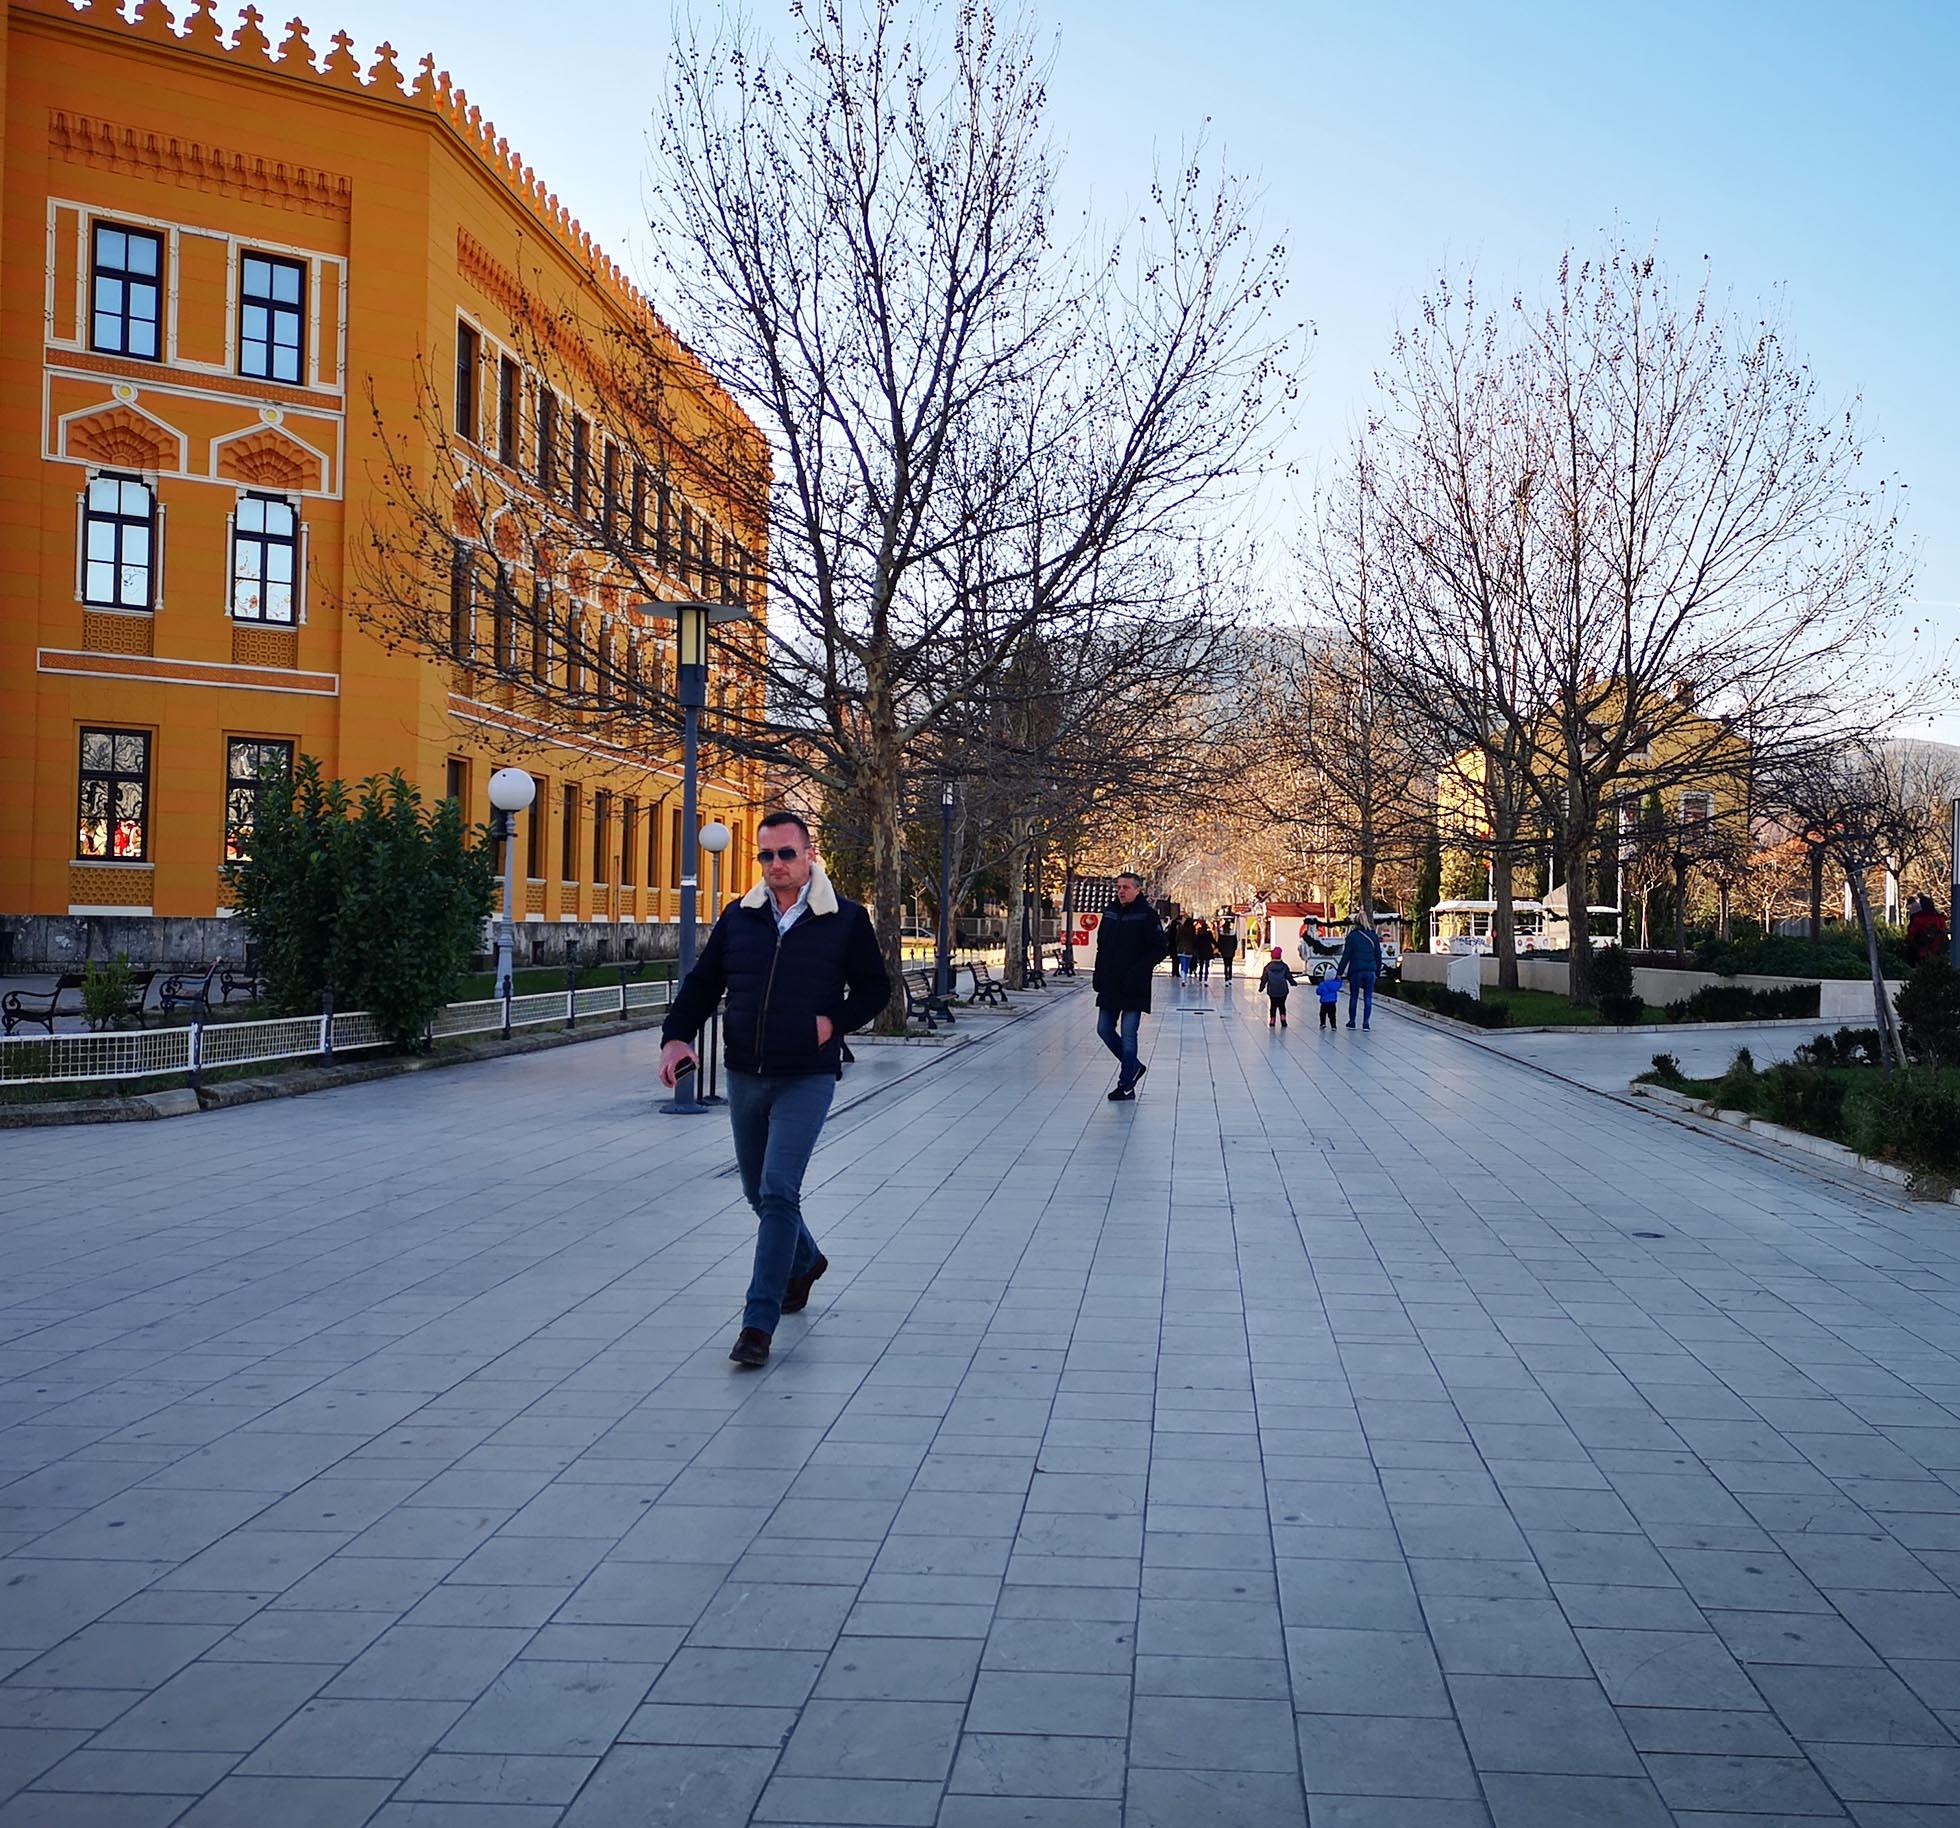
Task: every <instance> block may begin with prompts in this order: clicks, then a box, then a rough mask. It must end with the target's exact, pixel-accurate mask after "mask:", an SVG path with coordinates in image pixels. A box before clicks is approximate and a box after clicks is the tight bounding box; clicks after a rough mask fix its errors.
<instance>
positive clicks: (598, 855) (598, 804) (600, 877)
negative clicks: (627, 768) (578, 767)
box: [592, 787, 612, 889]
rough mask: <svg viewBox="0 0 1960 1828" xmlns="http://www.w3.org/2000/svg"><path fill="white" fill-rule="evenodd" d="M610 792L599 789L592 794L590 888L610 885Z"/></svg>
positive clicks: (605, 788)
mask: <svg viewBox="0 0 1960 1828" xmlns="http://www.w3.org/2000/svg"><path fill="white" fill-rule="evenodd" d="M611 850H612V790H611V789H610V788H607V787H599V788H595V789H594V790H593V794H592V886H593V887H594V888H601V889H603V888H609V887H611V885H612V874H611V871H612V856H611Z"/></svg>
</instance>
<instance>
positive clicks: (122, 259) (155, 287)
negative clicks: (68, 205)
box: [88, 222, 163, 362]
mask: <svg viewBox="0 0 1960 1828" xmlns="http://www.w3.org/2000/svg"><path fill="white" fill-rule="evenodd" d="M90 252H91V255H92V257H93V258H92V261H91V265H90V272H89V313H88V346H89V347H90V348H91V349H93V350H96V351H98V352H99V353H100V354H102V355H132V356H135V357H137V358H138V360H140V361H145V362H155V361H160V360H161V359H162V356H163V237H162V236H161V235H155V234H152V233H150V231H149V230H147V229H133V228H122V227H119V226H118V225H117V224H116V223H113V222H98V223H97V224H96V225H95V234H94V236H93V238H92V242H91V248H90Z"/></svg>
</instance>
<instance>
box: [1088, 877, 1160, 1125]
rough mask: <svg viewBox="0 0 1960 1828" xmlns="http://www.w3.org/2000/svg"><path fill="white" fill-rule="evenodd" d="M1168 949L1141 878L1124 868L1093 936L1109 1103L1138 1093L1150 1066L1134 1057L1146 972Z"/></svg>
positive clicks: (1146, 995)
mask: <svg viewBox="0 0 1960 1828" xmlns="http://www.w3.org/2000/svg"><path fill="white" fill-rule="evenodd" d="M1169 949H1170V942H1169V941H1168V940H1167V939H1166V938H1165V937H1164V929H1163V925H1162V923H1161V922H1160V921H1159V920H1158V919H1157V913H1156V910H1155V909H1154V908H1152V907H1151V905H1150V903H1149V902H1147V901H1145V900H1144V898H1143V878H1142V877H1141V876H1139V875H1138V874H1137V873H1136V872H1135V871H1134V870H1125V871H1124V872H1123V874H1122V875H1120V876H1118V877H1117V878H1116V905H1115V906H1114V907H1113V908H1111V909H1110V910H1109V912H1108V913H1106V914H1105V915H1104V916H1103V921H1102V930H1101V932H1099V933H1098V934H1097V935H1096V972H1095V976H1094V978H1093V979H1092V980H1091V982H1092V983H1093V985H1094V987H1095V992H1096V1033H1097V1035H1098V1036H1099V1037H1100V1038H1101V1041H1102V1044H1103V1046H1105V1047H1106V1048H1108V1049H1109V1051H1110V1052H1111V1053H1112V1054H1114V1055H1115V1056H1116V1061H1117V1069H1118V1070H1117V1075H1116V1089H1115V1090H1114V1091H1112V1092H1111V1093H1110V1094H1109V1098H1110V1102H1111V1103H1112V1104H1120V1103H1123V1102H1124V1101H1126V1100H1128V1099H1131V1098H1134V1097H1135V1096H1136V1095H1137V1081H1138V1080H1139V1079H1141V1078H1142V1077H1143V1076H1144V1074H1145V1073H1147V1072H1148V1071H1149V1070H1150V1069H1149V1068H1148V1067H1147V1066H1145V1065H1144V1064H1143V1062H1142V1061H1141V1060H1139V1059H1138V1058H1137V1032H1138V1030H1139V1029H1140V1028H1141V1027H1142V1025H1143V1018H1144V1017H1145V1016H1146V1015H1148V1014H1149V1013H1150V974H1151V973H1152V972H1153V971H1155V970H1156V969H1157V961H1158V960H1159V959H1160V958H1162V957H1164V955H1165V954H1166V953H1167V952H1168V951H1169Z"/></svg>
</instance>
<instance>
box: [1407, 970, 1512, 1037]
mask: <svg viewBox="0 0 1960 1828" xmlns="http://www.w3.org/2000/svg"><path fill="white" fill-rule="evenodd" d="M1377 988H1380V986H1377ZM1398 994H1399V995H1400V996H1401V998H1402V1000H1403V1001H1404V1002H1405V1003H1419V1004H1421V1005H1422V1007H1423V1008H1425V1009H1433V1010H1434V1011H1435V1012H1436V1013H1437V1014H1438V1015H1439V1016H1454V1017H1455V1018H1456V1020H1457V1021H1459V1022H1468V1023H1471V1024H1472V1025H1473V1026H1475V1027H1477V1028H1509V1027H1510V1026H1511V1013H1510V1011H1509V1010H1507V1009H1505V1008H1504V1007H1503V1006H1502V1005H1501V1004H1497V1003H1486V1002H1484V1001H1483V1000H1482V999H1481V998H1478V997H1473V996H1465V995H1464V993H1463V992H1462V991H1460V990H1452V989H1450V988H1449V986H1448V985H1446V984H1421V983H1416V982H1415V981H1413V980H1410V981H1409V982H1406V983H1404V984H1403V985H1402V986H1401V989H1400V991H1399V992H1398Z"/></svg>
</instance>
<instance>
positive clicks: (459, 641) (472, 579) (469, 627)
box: [449, 540, 476, 663]
mask: <svg viewBox="0 0 1960 1828" xmlns="http://www.w3.org/2000/svg"><path fill="white" fill-rule="evenodd" d="M475 652H476V565H475V563H474V561H473V558H472V555H471V552H470V549H469V547H467V546H466V545H464V544H463V542H462V541H461V540H458V541H457V542H456V544H455V547H454V549H453V550H452V551H451V553H450V555H449V657H450V659H452V660H456V661H461V662H465V663H467V662H468V660H469V659H470V657H471V656H472V655H473V654H474V653H475Z"/></svg>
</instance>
